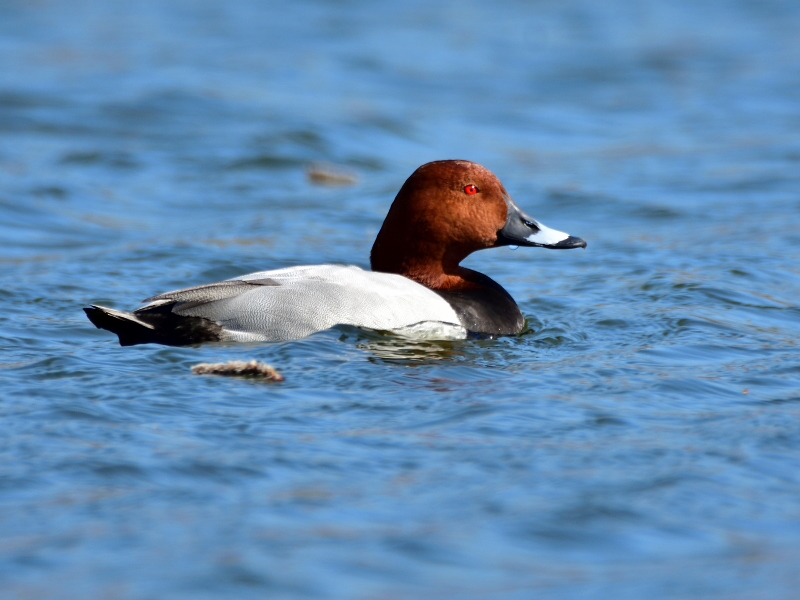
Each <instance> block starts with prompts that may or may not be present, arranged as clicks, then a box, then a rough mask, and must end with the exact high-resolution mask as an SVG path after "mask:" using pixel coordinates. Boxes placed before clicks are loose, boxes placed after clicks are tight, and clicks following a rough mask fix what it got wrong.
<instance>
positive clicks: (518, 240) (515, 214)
mask: <svg viewBox="0 0 800 600" xmlns="http://www.w3.org/2000/svg"><path fill="white" fill-rule="evenodd" d="M505 200H506V204H507V205H508V216H507V217H506V224H505V225H503V228H502V229H501V230H500V231H498V232H497V242H496V243H495V246H538V247H540V248H550V249H552V250H568V249H570V248H586V242H585V241H584V240H582V239H581V238H579V237H575V236H572V235H570V234H568V233H564V232H563V231H557V230H555V229H550V228H549V227H545V225H544V224H542V223H540V222H539V221H537V220H536V219H534V218H533V217H531V216H529V215H527V214H525V213H524V212H522V209H520V207H519V206H517V205H516V204H515V203H514V201H513V200H512V199H511V198H509V197H508V196H506V197H505Z"/></svg>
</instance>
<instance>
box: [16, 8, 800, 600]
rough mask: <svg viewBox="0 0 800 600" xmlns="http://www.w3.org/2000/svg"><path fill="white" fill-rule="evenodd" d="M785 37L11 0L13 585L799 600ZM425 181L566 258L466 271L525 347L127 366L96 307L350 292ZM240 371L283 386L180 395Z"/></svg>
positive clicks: (399, 14)
mask: <svg viewBox="0 0 800 600" xmlns="http://www.w3.org/2000/svg"><path fill="white" fill-rule="evenodd" d="M798 27H800V5H797V3H794V2H790V1H786V2H778V1H774V2H756V1H754V0H753V1H750V2H747V1H740V2H705V3H695V2H688V1H683V0H679V1H677V2H675V1H673V2H666V1H663V2H654V3H649V4H647V5H642V4H641V3H627V2H623V1H618V2H612V3H591V2H580V1H574V2H548V1H543V2H537V3H531V2H521V1H520V2H513V1H509V2H500V3H496V2H492V3H489V2H464V1H462V2H443V3H436V4H435V5H434V6H430V5H429V3H424V2H410V3H403V4H402V5H398V4H397V3H389V2H382V3H375V2H372V3H362V2H355V1H352V2H323V1H321V0H320V1H318V2H312V1H306V2H283V3H281V2H271V3H259V2H246V1H236V2H225V3H222V2H200V3H198V2H181V1H179V0H171V1H168V2H141V3H135V4H130V5H129V4H122V3H104V2H91V1H86V2H71V3H63V4H62V3H51V2H39V3H36V4H30V3H23V2H14V1H11V2H5V3H3V4H2V5H1V6H0V60H2V65H3V68H2V69H0V240H2V242H3V243H2V247H1V248H0V277H1V280H0V294H1V295H2V298H3V301H4V302H3V306H4V311H3V313H2V315H1V316H0V386H1V388H0V389H2V390H3V391H2V399H1V400H0V419H1V421H0V422H1V423H2V436H1V437H0V440H2V442H0V451H1V452H2V455H1V457H2V458H1V459H0V590H2V594H0V595H3V596H4V597H12V598H15V597H19V598H76V597H84V598H126V599H127V598H131V599H144V598H192V599H195V598H264V597H287V598H294V597H297V598H299V597H310V598H314V597H319V598H395V597H396V598H412V597H440V598H446V597H452V598H497V597H504V598H531V597H536V598H570V599H573V598H620V599H627V598H630V599H639V598H643V597H648V598H659V599H660V598H704V599H705V598H725V599H729V598H754V597H769V598H793V597H796V596H795V594H796V589H797V586H798V584H800V575H798V570H797V564H798V562H800V550H799V548H800V543H799V542H800V504H798V502H797V498H798V495H799V494H800V354H799V353H798V347H797V346H798V343H797V340H798V338H800V304H798V298H800V267H798V265H800V233H798V228H797V215H798V211H799V210H800V135H798V134H800V42H799V41H798V40H800V38H798V36H797V31H798ZM439 158H468V159H471V160H475V161H477V162H480V163H482V164H484V165H486V166H487V167H489V168H490V169H492V170H493V171H494V172H495V173H496V174H497V175H498V176H499V177H500V178H501V180H502V181H503V182H504V183H505V185H506V187H507V188H508V190H509V191H510V193H511V194H512V196H513V197H514V199H515V200H516V202H517V204H519V205H520V207H521V208H522V209H523V210H525V211H526V212H528V213H529V214H531V215H532V216H533V217H535V218H537V219H541V220H542V221H544V222H545V223H547V224H548V226H551V227H554V228H556V229H559V230H561V231H568V232H569V233H571V234H573V235H577V236H581V237H583V238H585V239H586V240H587V242H588V248H587V249H586V250H585V251H577V250H576V251H571V252H548V251H545V250H541V249H533V248H523V249H520V250H519V251H517V252H509V251H508V250H507V249H497V250H491V251H486V252H483V253H479V254H477V255H474V256H473V257H471V258H469V259H468V261H467V263H466V264H467V265H468V266H470V267H472V268H476V269H478V270H480V271H482V272H485V273H487V274H489V275H490V276H492V277H493V278H495V279H496V280H497V281H499V282H501V283H502V284H503V285H504V286H505V287H506V288H507V289H508V290H509V292H510V293H511V294H512V295H513V296H514V297H515V298H516V299H517V301H518V302H519V304H520V306H521V308H522V310H523V312H524V314H525V315H526V317H527V320H528V327H529V330H528V331H527V332H526V333H525V334H524V335H521V336H520V337H517V338H504V339H500V340H495V341H464V342H451V343H422V342H419V343H414V342H408V341H403V340H400V339H397V338H392V337H386V336H382V335H379V334H375V333H368V332H360V331H356V330H350V329H341V330H332V331H328V332H323V333H320V334H317V335H314V336H312V337H310V338H308V339H305V340H301V341H297V342H291V343H280V344H257V345H240V346H236V345H229V346H219V345H216V346H215V345H207V346H203V347H199V348H181V349H176V348H164V347H158V346H137V347H133V348H120V347H119V346H117V345H116V340H115V338H114V337H113V336H112V335H110V334H108V333H106V332H103V331H99V330H96V329H95V328H94V327H92V326H91V324H90V323H89V322H88V321H87V320H86V319H85V317H84V315H83V313H82V312H81V310H80V309H81V307H82V306H84V305H86V304H87V303H90V302H96V303H99V304H104V305H109V306H113V307H117V308H123V309H130V308H134V307H135V306H137V302H138V301H139V300H141V299H142V298H145V297H147V296H149V295H151V294H154V293H157V292H161V291H164V290H168V289H174V288H178V287H182V286H189V285H194V284H198V283H202V282H208V281H215V280H219V279H222V278H226V277H233V276H235V275H238V274H242V273H247V272H252V271H256V270H262V269H271V268H278V267H284V266H289V265H295V264H304V263H319V262H340V263H354V264H358V265H361V266H366V265H367V264H368V254H369V248H370V246H371V244H372V241H373V238H374V236H375V234H376V233H377V230H378V228H379V226H380V223H381V221H382V219H383V216H384V215H385V213H386V211H387V209H388V206H389V204H390V202H391V200H392V198H393V197H394V194H395V193H396V191H397V189H398V188H399V186H400V185H401V183H402V182H403V180H404V179H405V178H406V177H407V176H408V175H409V174H410V173H411V172H412V171H413V169H414V168H416V166H418V165H419V164H421V163H424V162H426V161H428V160H433V159H439ZM319 163H321V164H327V165H333V167H334V168H336V169H339V170H342V171H345V172H348V173H353V174H355V175H356V176H357V178H358V180H357V183H356V184H354V185H350V186H345V185H339V186H320V185H315V184H314V183H313V182H311V181H310V180H309V177H308V176H307V173H306V170H307V169H308V168H309V165H312V164H319ZM254 358H255V359H259V360H263V361H265V362H268V363H270V364H272V365H274V366H275V367H276V368H277V369H278V370H279V371H281V373H282V374H283V375H284V376H285V378H286V381H285V382H283V383H280V384H274V385H270V384H264V383H258V382H254V381H247V380H235V379H223V378H213V377H199V376H196V375H192V374H191V372H190V367H191V365H194V364H196V363H198V362H208V361H211V362H216V361H224V360H229V359H248V360H249V359H254Z"/></svg>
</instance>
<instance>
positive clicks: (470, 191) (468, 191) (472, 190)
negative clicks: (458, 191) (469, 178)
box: [464, 183, 478, 196]
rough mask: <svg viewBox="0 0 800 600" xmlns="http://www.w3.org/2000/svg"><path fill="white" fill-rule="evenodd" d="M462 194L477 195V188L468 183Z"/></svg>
mask: <svg viewBox="0 0 800 600" xmlns="http://www.w3.org/2000/svg"><path fill="white" fill-rule="evenodd" d="M464 193H465V194H468V195H470V196H472V194H477V193H478V188H476V187H475V186H474V185H472V184H471V183H470V184H469V185H465V186H464Z"/></svg>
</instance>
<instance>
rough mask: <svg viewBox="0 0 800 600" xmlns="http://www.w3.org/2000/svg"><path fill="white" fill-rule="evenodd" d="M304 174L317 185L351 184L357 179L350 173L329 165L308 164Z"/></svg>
mask: <svg viewBox="0 0 800 600" xmlns="http://www.w3.org/2000/svg"><path fill="white" fill-rule="evenodd" d="M306 175H307V176H308V180H309V181H311V182H312V183H317V184H319V185H352V184H354V183H355V182H356V181H357V178H356V176H355V175H353V174H352V173H349V172H347V171H344V170H342V169H339V168H337V167H334V166H331V165H321V164H314V165H310V166H309V167H308V169H306Z"/></svg>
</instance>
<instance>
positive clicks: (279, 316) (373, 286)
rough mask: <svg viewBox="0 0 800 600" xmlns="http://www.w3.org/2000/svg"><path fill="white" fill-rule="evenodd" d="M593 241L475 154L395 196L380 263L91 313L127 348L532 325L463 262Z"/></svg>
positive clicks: (232, 283) (379, 242)
mask: <svg viewBox="0 0 800 600" xmlns="http://www.w3.org/2000/svg"><path fill="white" fill-rule="evenodd" d="M511 245H514V246H539V247H542V248H553V249H565V248H585V247H586V242H585V241H584V240H582V239H581V238H578V237H573V236H571V235H569V234H567V233H563V232H561V231H556V230H554V229H550V228H548V227H545V226H544V225H543V224H542V223H540V222H539V221H536V220H535V219H533V218H532V217H529V216H528V215H526V214H525V213H524V212H522V210H521V209H520V208H519V207H518V206H517V205H516V204H515V203H514V201H513V200H512V199H511V197H510V196H509V194H508V192H506V190H505V188H504V187H503V185H502V184H501V183H500V181H499V180H498V179H497V177H495V175H494V174H493V173H492V172H491V171H489V170H488V169H486V168H485V167H482V166H481V165H479V164H476V163H473V162H469V161H466V160H439V161H435V162H430V163H427V164H424V165H422V166H421V167H419V168H418V169H417V170H416V171H414V173H412V175H411V176H410V177H409V178H408V179H407V180H406V182H405V183H404V184H403V186H402V187H401V188H400V191H399V192H398V193H397V197H396V198H395V199H394V202H393V203H392V206H391V208H390V209H389V214H387V215H386V219H385V220H384V222H383V225H382V226H381V229H380V231H379V232H378V236H377V238H376V239H375V243H374V245H373V246H372V252H371V253H370V264H371V266H372V270H371V271H365V270H363V269H360V268H359V267H356V266H351V265H332V264H323V265H308V266H299V267H288V268H285V269H276V270H272V271H261V272H258V273H251V274H249V275H242V276H241V277H235V278H233V279H228V280H226V281H220V282H217V283H208V284H205V285H199V286H196V287H190V288H185V289H181V290H175V291H172V292H165V293H163V294H159V295H157V296H153V297H151V298H148V299H146V300H145V302H146V303H147V304H145V305H144V306H142V307H140V308H137V309H136V310H134V311H133V312H124V311H119V310H115V309H112V308H105V307H103V306H96V305H92V306H90V307H88V308H84V309H83V310H84V311H85V312H86V315H87V316H88V317H89V320H90V321H91V322H92V323H94V325H95V326H97V327H98V328H101V329H107V330H108V331H111V332H113V333H115V334H117V335H118V336H119V343H120V345H122V346H131V345H135V344H147V343H156V344H166V345H170V346H184V345H190V344H198V343H203V342H220V341H236V342H256V341H279V340H292V339H298V338H302V337H305V336H307V335H310V334H312V333H314V332H317V331H322V330H324V329H328V328H330V327H333V326H335V325H352V326H355V327H362V328H366V329H375V330H381V331H390V332H394V333H397V334H400V335H407V336H412V337H422V338H428V339H459V338H466V337H470V336H477V337H495V336H500V335H514V334H517V333H519V332H520V331H522V329H523V327H524V319H523V316H522V313H521V312H520V310H519V307H518V306H517V303H516V302H514V299H513V298H512V297H511V296H510V295H509V294H508V292H506V291H505V290H504V289H503V288H502V287H501V286H500V285H499V284H498V283H496V282H495V281H493V280H492V279H490V278H489V277H487V276H486V275H484V274H483V273H478V272H477V271H473V270H471V269H467V268H465V267H462V266H460V264H459V263H461V261H462V260H464V259H465V258H466V257H467V256H469V255H470V254H472V253H473V252H475V251H476V250H483V249H484V248H495V247H498V246H511Z"/></svg>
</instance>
